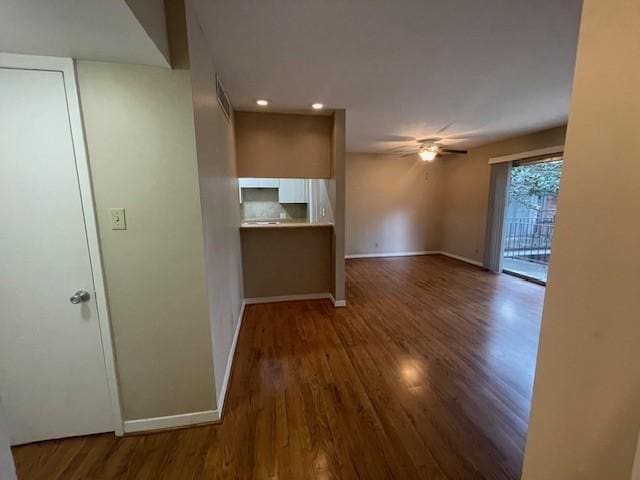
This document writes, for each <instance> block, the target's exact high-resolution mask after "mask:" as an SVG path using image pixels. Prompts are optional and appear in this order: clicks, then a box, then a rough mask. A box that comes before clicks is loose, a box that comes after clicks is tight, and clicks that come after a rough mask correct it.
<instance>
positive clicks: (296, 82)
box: [194, 0, 581, 152]
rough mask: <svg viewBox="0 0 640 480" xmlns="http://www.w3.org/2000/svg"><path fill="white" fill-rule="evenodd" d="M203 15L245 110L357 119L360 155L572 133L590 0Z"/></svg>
mask: <svg viewBox="0 0 640 480" xmlns="http://www.w3.org/2000/svg"><path fill="white" fill-rule="evenodd" d="M194 4H195V6H196V7H197V12H198V14H199V18H200V22H201V24H202V26H203V29H204V33H205V36H206V37H207V40H208V42H209V45H210V47H211V52H212V54H213V56H214V60H215V61H216V63H217V65H219V66H220V74H221V75H222V78H223V80H224V82H225V85H226V86H227V89H228V90H229V94H230V97H231V100H232V102H233V103H234V106H235V107H236V108H239V109H251V108H252V109H255V108H256V105H255V100H256V99H257V98H262V97H265V98H268V99H270V100H271V102H272V107H273V108H274V109H275V108H277V109H288V108H292V109H299V108H302V107H308V106H309V105H310V104H311V103H312V102H314V101H321V102H323V103H324V104H325V105H327V106H328V107H333V108H345V109H346V110H347V111H348V113H349V115H348V121H347V151H349V152H354V151H360V152H376V151H377V152H380V151H386V150H387V149H389V148H392V147H396V146H399V145H403V144H406V141H407V140H410V139H411V137H420V138H422V137H430V136H434V135H435V136H442V137H445V140H444V143H445V144H456V145H460V146H477V145H481V144H484V143H487V142H488V141H492V140H495V139H498V138H508V137H510V136H513V135H516V134H521V133H526V132H531V131H536V130H540V129H543V128H548V127H552V126H557V125H561V124H564V123H565V122H566V118H567V112H568V107H569V97H570V92H571V81H572V75H573V66H574V61H575V49H576V38H577V32H578V23H579V15H580V8H581V0H563V1H557V0H537V1H531V0H498V1H493V2H473V1H469V0H431V1H424V0H401V1H394V2H390V1H388V0H351V1H333V2H318V1H314V0H248V1H243V2H229V1H226V0H194ZM443 129H444V130H443ZM441 130H442V131H441ZM458 137H461V138H458ZM403 140H404V143H403Z"/></svg>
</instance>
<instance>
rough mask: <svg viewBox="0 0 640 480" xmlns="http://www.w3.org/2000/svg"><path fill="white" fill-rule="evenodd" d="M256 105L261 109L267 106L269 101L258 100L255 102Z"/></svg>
mask: <svg viewBox="0 0 640 480" xmlns="http://www.w3.org/2000/svg"><path fill="white" fill-rule="evenodd" d="M256 103H257V104H258V105H260V106H261V107H266V106H267V105H269V100H265V99H264V98H260V99H258V100H256Z"/></svg>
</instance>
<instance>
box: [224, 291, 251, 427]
mask: <svg viewBox="0 0 640 480" xmlns="http://www.w3.org/2000/svg"><path fill="white" fill-rule="evenodd" d="M246 305H247V302H246V301H245V300H243V301H242V306H241V307H240V314H239V315H238V321H237V322H236V331H235V332H234V333H233V340H232V341H231V348H230V349H229V358H227V368H226V370H225V372H224V378H223V379H222V385H221V388H220V395H219V396H218V399H217V404H218V409H217V411H218V412H220V418H222V414H223V413H224V401H225V399H226V398H227V390H228V389H229V380H230V379H231V369H232V368H233V357H234V355H235V353H236V345H237V344H238V336H239V335H240V328H241V327H242V320H243V319H244V310H245V306H246Z"/></svg>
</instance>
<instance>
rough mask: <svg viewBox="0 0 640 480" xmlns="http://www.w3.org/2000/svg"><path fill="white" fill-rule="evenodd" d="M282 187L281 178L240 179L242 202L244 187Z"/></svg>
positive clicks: (239, 189) (239, 186) (239, 190)
mask: <svg viewBox="0 0 640 480" xmlns="http://www.w3.org/2000/svg"><path fill="white" fill-rule="evenodd" d="M278 187H280V179H279V178H250V177H245V178H239V179H238V194H239V196H240V203H242V189H243V188H278Z"/></svg>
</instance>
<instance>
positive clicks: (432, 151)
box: [418, 147, 438, 162]
mask: <svg viewBox="0 0 640 480" xmlns="http://www.w3.org/2000/svg"><path fill="white" fill-rule="evenodd" d="M418 155H420V158H421V159H422V161H423V162H431V161H433V160H435V158H436V156H437V155H438V148H437V147H427V148H424V149H422V150H420V151H419V152H418Z"/></svg>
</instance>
